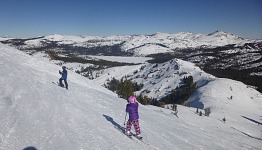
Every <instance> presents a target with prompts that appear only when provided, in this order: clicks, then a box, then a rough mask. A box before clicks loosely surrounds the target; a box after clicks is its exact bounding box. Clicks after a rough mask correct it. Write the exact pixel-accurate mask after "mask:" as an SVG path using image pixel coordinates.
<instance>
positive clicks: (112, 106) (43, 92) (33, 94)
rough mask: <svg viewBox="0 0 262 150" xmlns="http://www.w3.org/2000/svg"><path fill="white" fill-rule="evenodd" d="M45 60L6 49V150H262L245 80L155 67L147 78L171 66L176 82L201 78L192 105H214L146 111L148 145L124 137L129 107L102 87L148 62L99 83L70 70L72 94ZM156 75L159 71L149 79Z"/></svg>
mask: <svg viewBox="0 0 262 150" xmlns="http://www.w3.org/2000/svg"><path fill="white" fill-rule="evenodd" d="M39 58H40V57H36V56H30V55H26V54H24V53H23V52H21V51H19V50H17V49H15V48H11V47H9V46H6V45H3V44H0V83H1V86H0V114H1V115H0V149H3V150H5V149H23V148H25V147H28V146H32V147H35V148H36V149H38V150H42V149H150V150H151V149H178V150H179V149H181V150H182V149H183V150H185V149H252V150H253V149H256V150H259V149H261V147H262V142H261V140H262V135H261V131H262V130H261V114H262V107H261V106H262V105H261V104H262V95H261V94H260V93H259V92H257V91H256V90H254V89H252V88H249V87H247V86H246V85H244V84H243V83H241V82H238V81H233V80H229V79H220V78H215V77H213V76H211V75H208V74H206V73H204V72H201V70H200V69H199V68H198V67H196V66H194V65H193V64H191V63H188V62H185V61H182V60H179V59H174V60H173V61H172V62H171V61H169V62H166V63H163V64H161V65H160V64H159V65H158V67H153V66H151V65H150V64H148V65H147V66H146V67H148V68H146V69H145V72H147V71H148V78H151V77H152V78H154V77H157V76H158V75H159V76H161V69H162V68H165V69H166V67H168V65H169V64H171V65H172V66H173V67H172V68H170V70H169V71H168V73H170V79H171V77H172V78H176V77H177V74H174V72H175V71H180V69H182V70H184V71H185V72H187V73H188V74H191V75H194V76H195V77H196V79H198V84H199V85H200V84H201V83H202V84H201V85H202V86H201V87H200V88H199V89H198V90H197V92H196V93H195V94H194V96H193V97H192V98H191V99H190V101H191V102H192V103H193V102H195V103H196V104H197V103H199V102H201V103H203V105H204V108H205V107H210V108H211V114H210V116H209V117H206V116H199V115H198V114H196V113H195V112H196V109H195V108H189V107H184V106H180V105H179V106H178V117H179V118H178V117H176V116H174V115H173V114H171V112H172V111H171V110H169V109H164V108H159V107H154V106H143V105H140V106H139V114H140V126H141V131H142V136H143V137H144V138H143V141H144V142H141V141H138V140H136V139H134V140H130V139H129V138H128V137H126V136H125V135H124V134H122V127H123V123H124V121H125V115H126V114H125V105H126V101H125V100H123V99H121V98H118V97H117V95H116V94H115V93H113V92H111V91H108V90H107V89H105V88H104V87H102V86H101V83H103V82H104V81H105V79H106V78H108V77H110V76H114V75H119V76H122V75H123V74H129V73H132V72H133V71H135V70H137V69H139V68H140V67H141V65H145V64H139V65H133V66H123V67H118V68H109V69H112V70H109V69H108V70H106V71H108V72H107V74H106V73H105V74H103V75H102V76H101V77H99V78H97V79H95V80H89V79H87V78H85V77H83V76H80V75H79V74H76V73H74V72H73V71H69V76H68V83H69V90H66V89H63V88H61V87H58V86H57V85H56V84H53V83H52V82H53V81H57V80H58V79H59V77H60V76H59V74H58V70H59V69H61V68H60V67H59V66H57V65H54V64H52V63H50V62H49V61H48V59H45V58H43V57H41V58H42V59H39ZM175 66H177V67H175ZM153 69H156V71H155V72H152V73H150V71H151V70H153ZM146 70H147V71H146ZM173 71H174V72H173ZM108 73H109V74H108ZM199 74H202V75H201V76H200V75H199ZM106 75H107V76H106ZM137 75H139V74H137ZM153 75H154V76H153ZM171 75H174V76H171ZM177 79H178V78H177ZM137 80H138V78H137ZM202 80H203V82H202ZM157 81H158V80H157V78H156V79H155V82H156V84H160V83H158V82H157ZM175 81H176V80H173V81H172V82H174V83H176V82H175ZM206 81H209V82H208V83H206ZM203 83H205V84H203ZM160 91H161V90H160ZM230 96H232V98H229V97H230ZM201 111H202V110H201ZM224 117H225V118H226V121H225V122H223V121H222V119H223V118H224Z"/></svg>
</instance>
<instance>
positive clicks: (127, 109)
mask: <svg viewBox="0 0 262 150" xmlns="http://www.w3.org/2000/svg"><path fill="white" fill-rule="evenodd" d="M126 112H127V113H129V104H127V105H126Z"/></svg>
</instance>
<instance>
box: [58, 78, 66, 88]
mask: <svg viewBox="0 0 262 150" xmlns="http://www.w3.org/2000/svg"><path fill="white" fill-rule="evenodd" d="M62 80H64V82H65V87H66V89H68V84H67V81H66V79H63V78H60V79H59V85H60V86H61V85H62V84H63V83H62Z"/></svg>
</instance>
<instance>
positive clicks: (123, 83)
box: [104, 76, 196, 107]
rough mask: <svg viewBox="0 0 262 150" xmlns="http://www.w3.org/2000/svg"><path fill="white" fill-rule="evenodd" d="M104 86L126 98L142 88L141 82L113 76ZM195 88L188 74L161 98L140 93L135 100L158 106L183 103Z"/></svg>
mask: <svg viewBox="0 0 262 150" xmlns="http://www.w3.org/2000/svg"><path fill="white" fill-rule="evenodd" d="M104 86H105V87H106V88H108V89H109V90H111V91H113V92H115V93H117V94H118V96H119V97H121V98H123V99H128V97H129V96H130V95H134V92H135V91H139V90H141V89H142V88H143V84H138V83H133V82H132V81H131V80H128V79H127V78H125V79H123V78H122V79H121V80H117V79H115V78H113V79H112V80H110V81H109V80H108V82H107V84H105V85H104ZM195 90H196V83H195V82H194V81H193V77H192V76H188V77H184V78H183V84H182V85H181V86H179V87H177V88H176V89H175V90H174V91H173V92H172V93H171V94H169V95H167V96H165V97H163V98H162V99H161V100H157V99H155V98H149V97H147V96H142V95H141V94H140V95H138V96H137V100H138V101H139V102H140V103H141V104H143V105H154V106H158V107H162V106H164V105H165V104H184V102H185V101H186V100H188V98H190V97H191V95H192V94H193V92H194V91H195Z"/></svg>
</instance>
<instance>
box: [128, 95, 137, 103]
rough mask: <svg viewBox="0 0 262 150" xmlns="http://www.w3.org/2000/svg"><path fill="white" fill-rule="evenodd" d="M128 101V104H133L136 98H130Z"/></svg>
mask: <svg viewBox="0 0 262 150" xmlns="http://www.w3.org/2000/svg"><path fill="white" fill-rule="evenodd" d="M128 101H129V103H135V102H136V97H135V96H130V97H129V98H128Z"/></svg>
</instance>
